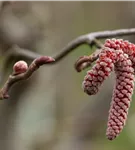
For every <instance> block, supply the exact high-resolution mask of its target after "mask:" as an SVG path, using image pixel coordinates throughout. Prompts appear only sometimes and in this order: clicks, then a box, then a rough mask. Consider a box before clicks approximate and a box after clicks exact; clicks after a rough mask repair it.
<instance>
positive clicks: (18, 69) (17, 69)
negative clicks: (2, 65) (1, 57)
mask: <svg viewBox="0 0 135 150" xmlns="http://www.w3.org/2000/svg"><path fill="white" fill-rule="evenodd" d="M27 69H28V65H27V63H26V62H25V61H23V60H20V61H18V62H16V63H15V64H14V66H13V71H14V73H15V74H20V73H24V72H26V71H27Z"/></svg>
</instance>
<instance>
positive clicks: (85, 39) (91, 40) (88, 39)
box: [0, 28, 135, 99]
mask: <svg viewBox="0 0 135 150" xmlns="http://www.w3.org/2000/svg"><path fill="white" fill-rule="evenodd" d="M132 34H135V28H132V29H120V30H114V31H103V32H94V33H89V34H86V35H82V36H80V37H78V38H76V39H75V40H73V41H71V42H70V43H69V44H68V45H67V46H66V47H64V48H63V49H62V51H61V52H59V53H58V54H56V55H54V57H53V58H54V59H55V61H54V59H53V58H52V59H51V61H49V60H50V59H49V60H48V59H47V57H46V56H41V55H39V54H37V53H34V52H31V51H29V50H27V49H22V48H19V47H17V46H14V47H12V49H11V50H10V51H9V52H8V54H7V55H6V56H7V59H6V61H7V60H8V59H9V58H10V57H11V56H23V57H25V58H28V59H31V60H33V59H35V60H34V61H33V62H32V63H31V65H30V66H29V68H28V70H27V71H26V72H25V73H21V74H18V75H15V74H12V75H10V76H9V78H8V80H7V82H6V83H5V84H4V86H3V88H2V89H1V90H0V99H4V98H5V99H6V98H8V97H9V95H8V91H9V89H10V88H11V86H12V85H13V84H14V83H16V82H18V81H21V80H26V79H27V78H29V77H30V76H31V75H32V73H33V72H34V71H35V70H37V69H38V67H40V66H41V65H43V64H55V63H57V62H59V61H60V60H62V59H63V58H64V57H65V56H66V55H68V54H69V53H70V52H72V51H73V50H75V49H76V48H77V47H79V46H80V45H82V44H88V45H89V46H93V45H95V46H96V47H98V48H101V47H102V44H101V43H100V42H99V41H98V40H99V39H105V38H111V37H116V36H125V35H132ZM99 52H100V51H96V52H95V53H93V54H92V55H91V56H89V59H88V58H87V59H80V60H78V61H77V62H76V64H75V67H76V69H77V71H81V70H82V69H84V68H86V67H88V66H89V65H91V63H92V62H93V61H95V60H96V59H97V58H98V54H99ZM37 57H39V58H37ZM45 58H46V59H45ZM49 58H51V57H49ZM6 61H5V62H6Z"/></svg>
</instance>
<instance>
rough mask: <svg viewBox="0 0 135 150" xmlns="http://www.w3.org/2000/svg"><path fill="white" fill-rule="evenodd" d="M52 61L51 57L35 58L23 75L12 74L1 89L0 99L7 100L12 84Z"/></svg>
mask: <svg viewBox="0 0 135 150" xmlns="http://www.w3.org/2000/svg"><path fill="white" fill-rule="evenodd" d="M53 61H54V59H53V58H52V57H47V56H42V57H39V58H36V59H35V60H34V61H33V62H32V63H31V64H30V66H29V68H28V70H27V71H26V72H25V73H21V74H14V73H13V74H12V75H10V76H9V78H8V80H7V81H6V83H5V84H4V86H3V88H2V89H1V90H0V99H1V100H2V99H7V98H9V95H8V91H9V90H10V88H11V87H12V85H13V84H15V83H17V82H18V81H21V80H26V79H28V78H29V77H30V76H31V75H32V74H33V72H34V71H36V70H37V69H38V68H39V67H40V66H42V65H44V64H47V63H51V62H53Z"/></svg>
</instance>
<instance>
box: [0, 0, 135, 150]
mask: <svg viewBox="0 0 135 150" xmlns="http://www.w3.org/2000/svg"><path fill="white" fill-rule="evenodd" d="M134 8H135V2H83V1H82V2H81V1H80V2H47V1H46V2H45V1H44V2H36V1H35V2H32V1H31V2H29V1H26V2H15V1H14V2H4V3H3V2H0V54H1V55H0V67H1V72H0V74H1V78H0V80H1V87H2V85H3V83H4V82H5V81H6V79H7V77H8V75H9V74H10V73H11V72H12V66H13V64H14V63H15V62H16V61H17V60H20V59H23V60H25V61H27V62H28V63H30V62H31V61H32V60H30V59H28V58H25V57H19V56H18V57H17V56H12V57H10V59H7V54H8V52H9V51H10V52H12V51H11V49H10V48H11V47H12V46H13V45H18V46H19V47H21V48H27V49H30V50H31V51H34V52H37V53H39V54H43V55H51V56H52V55H54V54H56V53H58V52H60V50H61V48H63V47H64V46H66V45H67V44H68V42H70V41H71V40H73V39H74V38H76V37H78V36H80V35H82V34H86V33H90V32H96V31H104V30H115V29H122V28H134V25H135V17H134V16H135V9H134ZM123 38H124V39H127V40H130V41H131V42H135V36H127V37H123ZM94 50H95V49H94V48H93V49H92V50H91V49H90V48H89V47H88V46H85V45H82V46H80V47H79V48H77V49H76V50H75V51H74V52H72V53H71V54H70V55H68V56H67V57H65V58H64V59H63V60H62V61H60V62H59V63H58V64H55V65H53V66H44V67H41V68H40V69H39V70H38V71H37V72H35V73H34V74H33V76H32V77H31V78H30V79H29V80H27V81H23V82H20V83H18V84H16V85H15V86H14V87H13V88H12V89H11V91H10V95H11V97H10V99H8V100H4V101H0V150H114V149H115V150H127V149H130V150H134V149H135V129H134V126H135V110H134V109H135V102H134V96H133V101H132V105H131V108H130V111H129V116H128V120H127V124H126V126H125V128H124V130H123V132H122V133H121V134H120V136H119V137H118V138H117V139H115V140H114V141H109V140H107V138H106V136H105V132H106V124H107V117H108V111H109V105H110V102H111V96H112V90H113V85H114V81H115V80H114V75H113V74H112V75H111V76H110V77H109V78H108V79H107V80H106V81H105V83H104V84H103V86H102V87H101V89H100V91H99V93H98V94H97V95H95V96H88V95H86V94H85V93H84V92H83V90H82V88H81V84H82V81H83V78H84V75H85V74H86V71H87V70H84V71H82V72H81V73H77V72H76V71H75V69H74V62H75V60H76V59H77V58H78V57H79V56H82V55H87V54H88V55H89V54H90V53H92V52H93V51H94ZM5 62H6V63H5Z"/></svg>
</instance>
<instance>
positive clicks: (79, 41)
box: [11, 28, 135, 64]
mask: <svg viewBox="0 0 135 150" xmlns="http://www.w3.org/2000/svg"><path fill="white" fill-rule="evenodd" d="M133 34H135V28H131V29H120V30H112V31H101V32H93V33H89V34H85V35H82V36H79V37H77V38H76V39H74V40H72V41H71V42H69V43H68V44H67V46H65V47H64V48H63V49H62V50H61V51H60V52H59V53H58V54H56V55H54V56H53V58H54V59H55V62H52V63H50V64H55V63H57V62H59V61H60V60H62V59H63V58H64V57H65V56H67V55H68V54H69V53H70V52H72V51H73V50H75V49H76V48H77V47H79V46H80V45H83V44H87V45H89V46H93V45H95V46H97V48H101V43H100V42H99V41H98V40H100V39H105V38H112V37H120V36H126V35H133ZM12 49H16V50H15V51H14V53H12V54H11V55H17V56H24V57H26V58H29V59H32V60H33V59H35V58H37V57H39V56H41V55H39V54H37V53H34V52H32V51H30V50H27V49H22V48H19V47H18V46H14V47H13V48H12ZM11 52H12V51H11Z"/></svg>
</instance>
